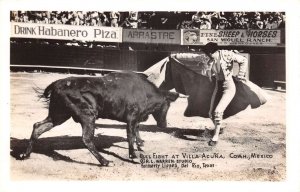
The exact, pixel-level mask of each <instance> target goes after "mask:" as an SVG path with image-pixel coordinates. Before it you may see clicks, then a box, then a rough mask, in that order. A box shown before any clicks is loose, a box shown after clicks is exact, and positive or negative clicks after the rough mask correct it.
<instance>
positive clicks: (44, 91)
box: [33, 82, 54, 108]
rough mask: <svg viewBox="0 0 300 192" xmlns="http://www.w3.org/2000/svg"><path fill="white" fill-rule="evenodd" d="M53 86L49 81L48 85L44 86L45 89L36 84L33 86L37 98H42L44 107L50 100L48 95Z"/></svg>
mask: <svg viewBox="0 0 300 192" xmlns="http://www.w3.org/2000/svg"><path fill="white" fill-rule="evenodd" d="M53 88H54V82H53V83H51V84H50V85H48V86H47V87H46V89H42V88H40V87H38V86H35V87H33V90H34V92H35V93H36V94H37V97H38V98H39V100H42V101H43V102H45V103H46V108H47V107H48V104H49V101H50V98H49V97H50V95H51V92H52V90H53Z"/></svg>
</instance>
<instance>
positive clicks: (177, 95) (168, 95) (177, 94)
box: [166, 91, 179, 101]
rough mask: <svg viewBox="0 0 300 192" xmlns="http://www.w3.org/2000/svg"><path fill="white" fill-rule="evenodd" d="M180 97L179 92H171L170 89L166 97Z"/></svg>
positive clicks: (173, 98)
mask: <svg viewBox="0 0 300 192" xmlns="http://www.w3.org/2000/svg"><path fill="white" fill-rule="evenodd" d="M178 97H179V93H176V92H170V91H168V92H167V93H166V98H167V100H169V101H176V99H177V98H178Z"/></svg>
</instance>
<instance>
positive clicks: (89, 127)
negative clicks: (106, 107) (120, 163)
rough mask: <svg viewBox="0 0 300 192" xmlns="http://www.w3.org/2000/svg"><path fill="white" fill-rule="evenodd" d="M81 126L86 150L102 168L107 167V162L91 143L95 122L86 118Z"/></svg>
mask: <svg viewBox="0 0 300 192" xmlns="http://www.w3.org/2000/svg"><path fill="white" fill-rule="evenodd" d="M81 126H82V141H83V143H84V144H85V146H86V147H87V148H88V150H89V151H90V152H91V153H92V154H93V155H94V156H95V158H96V159H97V160H98V161H99V163H100V164H101V165H103V166H108V164H109V161H108V160H106V159H105V158H104V157H103V156H102V155H100V154H99V152H98V151H97V149H96V146H95V144H94V142H93V138H94V132H95V120H91V118H87V120H83V121H82V123H81Z"/></svg>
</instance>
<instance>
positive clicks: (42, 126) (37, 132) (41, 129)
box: [20, 116, 54, 159]
mask: <svg viewBox="0 0 300 192" xmlns="http://www.w3.org/2000/svg"><path fill="white" fill-rule="evenodd" d="M53 127H54V126H53V123H52V120H51V118H50V117H49V116H48V117H47V118H46V119H45V120H43V121H40V122H37V123H35V124H34V125H33V130H32V134H31V137H30V140H29V144H28V146H27V149H26V152H25V153H24V154H22V155H21V156H20V159H27V158H29V156H30V153H31V152H32V148H33V144H34V142H36V140H37V139H38V137H39V136H41V135H42V134H43V133H45V132H46V131H49V130H50V129H52V128H53Z"/></svg>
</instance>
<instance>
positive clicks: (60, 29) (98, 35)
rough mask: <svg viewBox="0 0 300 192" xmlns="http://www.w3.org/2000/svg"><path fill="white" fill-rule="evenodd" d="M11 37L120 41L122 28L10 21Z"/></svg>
mask: <svg viewBox="0 0 300 192" xmlns="http://www.w3.org/2000/svg"><path fill="white" fill-rule="evenodd" d="M11 37H16V38H36V39H61V40H74V39H75V40H82V41H101V42H122V28H120V27H98V26H79V25H56V24H42V23H15V22H12V23H11Z"/></svg>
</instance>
